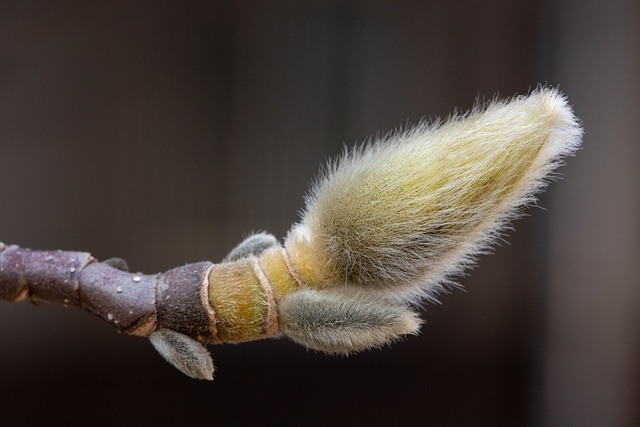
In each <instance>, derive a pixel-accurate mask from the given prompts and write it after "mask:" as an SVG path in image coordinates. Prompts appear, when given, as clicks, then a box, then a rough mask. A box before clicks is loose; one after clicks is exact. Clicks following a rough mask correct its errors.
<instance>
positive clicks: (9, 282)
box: [0, 245, 211, 341]
mask: <svg viewBox="0 0 640 427" xmlns="http://www.w3.org/2000/svg"><path fill="white" fill-rule="evenodd" d="M210 266H211V263H210V262H200V263H195V264H188V265H185V266H182V267H178V268H174V269H172V270H169V271H167V272H165V273H159V274H153V275H147V274H136V273H129V272H127V271H122V270H118V269H117V268H114V267H112V266H110V265H108V264H105V263H101V262H98V261H97V260H96V259H95V258H93V257H92V256H91V255H90V254H89V253H86V252H73V251H59V250H58V251H33V250H31V249H25V248H21V247H19V246H16V245H11V246H6V245H2V246H0V299H4V300H6V301H22V300H25V299H27V298H30V299H31V300H32V301H34V302H38V301H50V302H57V303H59V304H63V305H65V306H75V307H80V308H83V309H85V310H87V311H89V312H90V313H93V314H95V315H97V316H99V317H101V318H102V319H103V320H105V321H106V322H109V323H111V324H113V325H114V326H115V327H116V328H117V329H118V331H119V332H123V333H126V334H130V335H140V336H149V335H150V334H151V333H152V332H153V331H155V330H156V329H158V328H168V329H172V330H175V331H177V332H180V333H182V334H185V335H187V336H190V337H193V338H195V339H198V340H200V341H208V340H209V339H210V338H211V334H210V332H209V331H210V326H209V316H208V315H207V312H206V310H205V308H204V307H203V304H202V301H201V300H200V292H199V289H200V285H201V283H202V281H203V277H204V276H205V274H206V272H207V270H208V269H209V267H210Z"/></svg>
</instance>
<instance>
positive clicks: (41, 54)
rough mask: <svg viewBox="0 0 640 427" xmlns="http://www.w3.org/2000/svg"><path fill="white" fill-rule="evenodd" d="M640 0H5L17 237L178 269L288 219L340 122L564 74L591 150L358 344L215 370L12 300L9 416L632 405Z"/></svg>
mask: <svg viewBox="0 0 640 427" xmlns="http://www.w3.org/2000/svg"><path fill="white" fill-rule="evenodd" d="M639 76H640V5H639V3H638V2H637V1H622V0H612V1H607V2H598V1H595V0H586V1H585V0H560V1H553V0H546V1H525V0H517V1H513V0H477V1H445V0H435V1H390V0H389V1H365V0H361V1H294V0H289V1H257V0H256V1H210V2H205V1H190V2H180V1H91V2H81V1H56V2H53V1H14V2H8V1H5V2H2V3H1V4H0V240H2V241H4V242H6V243H17V244H20V245H21V246H25V247H32V248H39V249H57V248H60V249H76V250H85V251H89V252H91V253H92V254H93V255H94V256H96V257H98V258H107V257H111V256H121V257H123V258H125V259H126V260H128V262H129V264H130V266H131V267H132V269H134V270H136V271H143V272H147V273H154V272H158V271H163V270H166V269H169V268H171V267H174V266H177V265H181V264H183V263H186V262H195V261H200V260H204V259H211V260H219V259H220V258H222V257H223V256H224V254H225V253H226V251H228V250H229V249H231V248H232V247H233V245H235V244H236V243H237V242H238V241H240V240H241V238H242V237H243V236H244V235H245V234H246V233H248V232H250V231H252V230H268V231H271V232H273V233H274V234H275V235H276V236H278V237H283V236H284V234H285V233H286V231H287V229H288V228H289V226H290V224H292V223H293V222H295V221H296V220H297V218H298V217H297V212H298V210H299V209H300V208H301V207H302V200H303V199H302V196H303V194H304V192H305V191H306V188H307V184H308V181H309V180H310V179H312V178H313V177H314V175H315V173H316V171H317V169H318V166H319V165H320V164H321V163H322V162H323V161H324V160H325V159H327V158H328V157H331V156H335V155H336V154H337V153H339V152H340V150H341V148H342V146H343V144H346V145H352V144H353V143H354V142H356V141H363V140H365V139H366V138H367V137H368V136H370V135H372V134H375V133H376V132H385V131H388V130H391V129H393V128H395V127H398V126H400V125H404V124H406V123H407V121H408V122H410V123H415V122H417V121H418V120H420V119H421V118H422V117H435V116H444V115H446V114H448V113H449V112H451V111H452V110H453V109H454V108H456V107H458V108H460V109H463V110H464V109H467V108H469V107H470V106H471V105H472V104H473V102H474V100H475V99H476V98H478V97H479V98H481V99H482V98H490V97H491V96H493V94H495V93H499V94H501V95H503V96H511V95H514V94H516V93H526V92H527V91H529V90H530V89H531V88H534V87H535V86H536V85H537V84H538V83H547V84H551V85H554V86H555V85H559V86H560V88H561V89H562V90H563V91H565V92H566V94H567V95H568V97H569V99H570V101H571V102H572V104H573V105H574V107H575V111H576V113H577V115H578V116H579V117H581V118H582V120H583V121H584V125H585V129H586V136H585V142H584V143H585V147H584V149H583V150H581V151H580V152H579V153H578V156H577V157H575V158H571V159H569V160H568V165H567V166H566V167H564V168H563V169H562V173H563V175H564V179H563V180H561V181H558V182H555V183H554V184H553V185H552V186H551V188H550V191H549V192H548V193H547V194H546V195H545V196H544V197H543V198H542V200H541V203H540V205H541V206H542V207H544V208H548V210H543V209H535V208H534V209H532V210H530V212H529V213H530V216H528V217H527V218H524V219H522V220H520V221H518V222H517V223H516V224H515V228H516V230H515V231H511V232H509V233H508V238H507V241H508V242H509V244H508V245H506V244H505V245H502V246H500V247H498V248H497V249H496V251H495V254H494V255H492V256H486V257H483V258H482V259H481V260H480V264H479V267H478V268H476V269H475V270H474V271H473V272H472V274H471V275H470V276H468V277H464V278H462V279H461V280H460V282H461V283H462V284H463V285H464V287H465V289H466V291H465V292H461V291H454V292H452V293H451V294H450V295H446V296H443V298H442V302H443V305H441V306H439V305H428V306H426V307H425V308H424V310H423V317H424V318H425V319H426V320H427V324H426V325H425V327H424V328H423V333H422V335H421V336H419V337H412V338H410V339H407V340H406V341H404V342H402V343H399V344H397V345H394V346H393V347H392V348H388V349H384V350H381V351H370V352H367V353H364V354H361V355H357V356H353V357H349V358H333V357H328V356H324V355H321V354H315V353H312V352H307V351H305V350H304V349H303V348H301V347H299V346H297V345H294V344H292V343H291V342H289V341H288V340H286V339H281V340H270V341H263V342H256V343H248V344H242V345H237V346H234V345H226V346H211V347H210V350H211V352H212V354H213V357H214V361H215V363H216V365H217V367H218V369H219V371H218V374H217V378H216V380H215V381H214V382H213V383H204V382H197V381H194V380H190V379H188V378H187V377H184V376H183V375H182V374H180V373H179V372H178V371H176V370H174V369H173V368H172V367H171V366H169V365H168V364H166V363H165V362H164V361H163V360H162V359H161V358H160V357H159V356H158V355H157V354H155V351H154V350H153V349H152V347H151V345H150V344H149V343H148V341H147V340H144V339H141V338H135V337H128V336H121V335H118V334H116V333H115V332H114V330H113V329H112V328H111V327H110V326H109V325H107V324H103V323H102V321H100V320H98V319H97V318H94V317H93V316H90V315H88V314H86V313H84V312H82V311H80V310H77V309H64V308H62V307H60V306H54V305H44V306H42V307H35V306H32V305H31V304H28V303H22V304H9V303H4V302H1V303H0V349H1V350H0V424H2V425H33V424H35V423H44V424H45V425H51V424H53V423H56V424H58V423H60V424H63V423H64V424H67V425H76V424H90V425H154V424H155V425H173V424H180V425H189V424H195V423H198V424H199V425H208V424H210V425H235V426H240V425H310V426H320V425H322V426H325V425H332V426H346V425H371V426H377V425H401V426H422V425H433V426H460V425H473V426H516V425H524V426H538V425H540V426H633V425H640V410H639V409H638V408H639V407H640V327H639V325H640V289H639V286H638V284H639V283H638V282H639V281H640V280H639V279H638V278H639V277H640V274H639V273H640V271H639V270H640V266H639V264H638V258H639V257H638V255H639V254H640V232H639V224H640V222H639V218H640V215H639V214H640V185H639V183H640V143H639V141H638V135H640V120H639V119H638V117H639V115H640V77H639Z"/></svg>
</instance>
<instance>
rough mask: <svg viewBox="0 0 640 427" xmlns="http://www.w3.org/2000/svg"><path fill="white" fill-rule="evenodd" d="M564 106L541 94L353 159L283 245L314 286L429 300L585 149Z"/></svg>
mask: <svg viewBox="0 0 640 427" xmlns="http://www.w3.org/2000/svg"><path fill="white" fill-rule="evenodd" d="M581 134H582V130H581V128H580V126H579V124H578V121H577V119H576V118H575V117H574V115H573V113H572V111H571V108H570V106H569V105H568V103H567V101H566V99H565V98H564V96H563V95H561V94H560V93H559V92H558V91H557V90H555V89H549V88H543V89H539V90H537V91H535V92H533V93H531V94H530V95H529V96H523V97H516V98H514V99H512V100H510V101H508V102H491V103H489V104H488V105H486V106H484V107H476V108H475V109H473V110H472V111H471V112H470V113H468V114H466V115H461V116H455V117H453V118H451V119H450V120H448V121H446V122H444V123H437V124H435V125H428V124H420V125H418V126H417V127H415V128H413V129H409V130H406V131H404V132H401V133H398V134H394V135H391V136H388V137H386V138H384V139H382V140H379V141H375V142H373V143H371V144H368V145H366V146H363V147H360V148H356V149H354V150H353V151H350V152H347V153H345V154H344V155H343V156H342V157H341V158H340V159H339V160H338V161H337V162H335V163H333V164H331V165H329V166H328V167H327V168H326V170H325V172H324V173H323V174H322V176H321V177H320V179H319V180H318V181H317V182H316V184H315V185H314V186H313V188H312V190H311V192H310V194H309V196H308V198H307V203H306V210H305V212H304V214H303V218H302V222H301V223H300V224H299V225H297V226H296V227H294V228H293V229H292V230H291V232H290V233H289V236H288V239H287V242H286V246H287V249H288V251H289V253H290V254H291V257H292V262H293V264H294V266H295V267H296V269H298V271H299V272H300V274H301V275H303V276H304V278H305V280H306V281H307V282H308V283H310V284H312V286H316V287H320V288H324V287H333V286H336V285H344V284H347V285H351V286H358V287H362V288H366V289H367V290H370V291H372V292H378V293H383V294H389V293H393V295H394V296H396V297H397V296H401V297H404V298H407V299H409V300H419V299H422V298H425V297H426V298H432V297H434V296H435V295H436V294H437V293H438V291H439V290H440V289H441V288H442V285H443V284H445V283H446V282H447V281H448V280H449V278H450V277H451V276H452V275H453V274H456V273H460V272H461V271H462V269H463V268H464V267H466V266H467V265H469V264H470V263H471V262H472V261H473V259H474V256H475V255H477V254H478V253H480V252H482V251H483V250H485V249H487V248H488V246H489V245H490V244H491V243H492V242H493V241H494V240H495V238H496V236H497V235H498V234H499V232H500V230H501V229H503V227H504V225H505V224H506V223H507V222H508V221H509V220H512V219H514V218H515V217H517V216H518V213H519V212H518V208H520V207H522V206H523V205H525V204H527V203H531V202H533V201H534V197H533V195H534V194H535V193H536V192H537V191H539V190H540V189H541V188H542V187H543V186H544V185H545V178H547V177H548V176H549V174H550V172H552V171H553V169H554V168H556V167H557V166H558V165H559V161H560V159H561V157H563V156H566V155H570V154H572V153H573V152H574V151H575V150H576V149H577V147H578V146H579V144H580V140H581Z"/></svg>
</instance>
